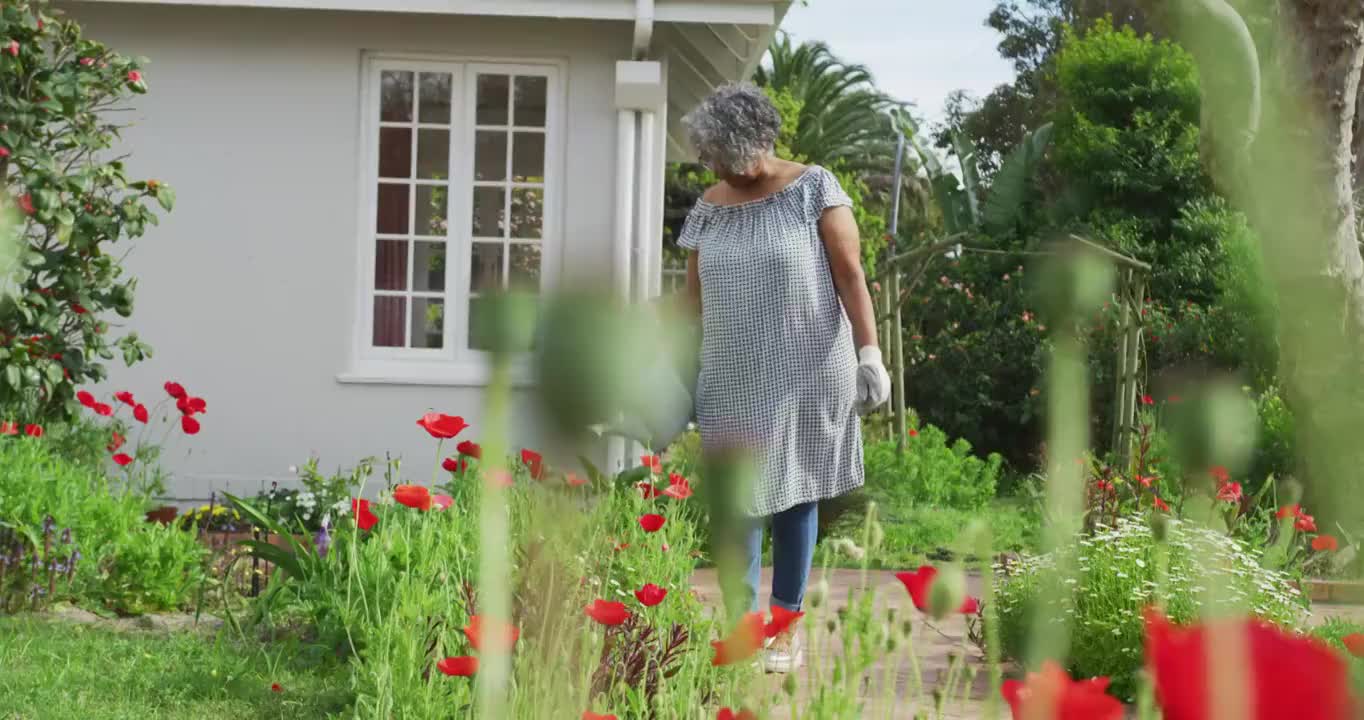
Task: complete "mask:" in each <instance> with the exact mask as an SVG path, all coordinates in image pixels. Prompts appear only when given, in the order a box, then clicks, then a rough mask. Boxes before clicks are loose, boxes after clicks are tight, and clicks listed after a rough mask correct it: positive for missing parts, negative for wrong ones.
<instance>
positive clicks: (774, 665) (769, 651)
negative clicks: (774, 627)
mask: <svg viewBox="0 0 1364 720" xmlns="http://www.w3.org/2000/svg"><path fill="white" fill-rule="evenodd" d="M804 663H805V650H804V648H802V647H801V646H800V635H797V634H796V632H795V630H788V631H786V632H784V633H782V634H780V635H778V636H776V637H774V638H772V639H771V640H768V641H767V643H766V646H765V647H764V648H763V669H764V670H766V671H767V672H770V673H789V672H794V671H795V670H796V669H798V668H799V667H800V666H801V665H803V664H804Z"/></svg>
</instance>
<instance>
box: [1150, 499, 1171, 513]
mask: <svg viewBox="0 0 1364 720" xmlns="http://www.w3.org/2000/svg"><path fill="white" fill-rule="evenodd" d="M1151 505H1152V506H1153V507H1155V509H1157V510H1160V511H1161V512H1170V506H1169V505H1166V504H1165V501H1164V500H1161V499H1160V497H1159V496H1156V495H1152V496H1151Z"/></svg>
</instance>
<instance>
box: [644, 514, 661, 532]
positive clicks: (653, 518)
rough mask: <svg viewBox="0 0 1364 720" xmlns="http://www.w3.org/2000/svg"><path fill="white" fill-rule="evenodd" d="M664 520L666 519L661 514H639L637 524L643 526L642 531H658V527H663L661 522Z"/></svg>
mask: <svg viewBox="0 0 1364 720" xmlns="http://www.w3.org/2000/svg"><path fill="white" fill-rule="evenodd" d="M665 522H667V519H665V518H664V517H663V516H662V515H658V514H655V513H649V514H648V515H640V516H639V526H640V527H642V528H644V532H649V533H651V532H658V529H659V528H661V527H663V523H665Z"/></svg>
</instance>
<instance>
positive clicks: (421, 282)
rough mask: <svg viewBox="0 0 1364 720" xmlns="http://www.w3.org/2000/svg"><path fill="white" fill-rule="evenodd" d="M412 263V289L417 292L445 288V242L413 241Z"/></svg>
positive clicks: (438, 290)
mask: <svg viewBox="0 0 1364 720" xmlns="http://www.w3.org/2000/svg"><path fill="white" fill-rule="evenodd" d="M412 264H413V266H414V267H413V268H412V289H414V290H417V291H419V292H442V291H444V290H445V243H436V242H420V241H419V242H417V243H415V245H414V246H413V255H412Z"/></svg>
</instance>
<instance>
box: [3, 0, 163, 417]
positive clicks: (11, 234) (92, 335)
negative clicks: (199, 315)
mask: <svg viewBox="0 0 1364 720" xmlns="http://www.w3.org/2000/svg"><path fill="white" fill-rule="evenodd" d="M0 38H3V39H5V41H6V42H8V48H9V51H8V52H4V53H0V96H3V97H4V98H5V103H4V106H3V107H0V183H3V185H2V186H0V212H14V213H15V215H16V217H17V218H18V219H19V222H18V223H16V224H13V225H5V226H0V232H5V233H8V235H7V236H6V237H4V238H0V246H7V245H9V244H10V242H9V241H11V240H17V246H18V253H19V256H18V258H17V259H18V262H16V263H14V264H13V266H12V267H9V268H8V271H7V276H5V277H0V288H8V289H10V290H11V292H7V293H0V367H2V368H3V371H2V372H0V408H9V409H11V410H12V411H13V412H16V413H19V414H21V415H23V416H24V417H25V418H28V422H33V423H42V422H45V421H48V420H55V419H63V418H68V417H71V416H73V415H74V414H75V413H76V412H77V411H78V409H79V408H78V406H77V404H76V403H75V400H74V398H75V391H76V388H77V387H79V386H80V385H82V384H85V383H88V382H99V381H102V380H104V379H105V377H106V375H107V371H106V369H105V361H107V360H110V359H113V358H114V356H115V353H118V354H120V355H121V356H122V360H123V361H124V362H125V363H128V364H132V363H135V362H138V361H139V360H142V359H143V358H145V357H146V356H147V355H148V354H149V353H150V349H149V348H148V346H147V345H146V344H145V343H143V342H142V341H141V340H140V339H139V338H138V336H137V334H136V333H131V332H129V333H124V334H118V335H116V334H115V333H114V332H112V331H111V329H112V327H113V325H112V324H111V323H114V322H116V320H115V317H114V316H117V317H118V318H127V317H129V316H130V315H131V314H132V311H133V291H134V288H135V286H136V280H135V279H133V278H131V277H129V276H127V275H126V274H125V273H124V270H123V267H122V265H121V260H120V259H121V258H122V256H123V255H124V254H125V252H126V250H125V249H118V248H116V247H115V246H118V245H120V244H123V245H126V244H127V242H128V241H130V240H132V239H135V238H137V237H140V236H141V235H142V234H143V232H144V231H145V230H146V228H147V227H148V226H149V225H154V224H155V223H156V222H157V216H156V214H155V213H154V212H153V211H152V209H151V208H149V206H148V204H149V203H150V204H153V205H155V204H159V205H160V206H161V208H162V209H164V210H170V209H171V207H172V205H173V204H174V201H175V194H174V192H173V191H172V190H171V188H170V187H169V186H168V185H166V184H165V183H163V182H160V181H157V180H145V181H144V180H134V179H132V178H129V177H128V176H127V174H126V172H125V170H124V163H123V161H122V160H121V159H118V158H116V157H115V155H116V154H115V153H112V152H109V150H110V149H111V148H112V147H113V143H114V141H115V139H116V137H117V132H118V130H119V126H118V125H117V124H116V123H117V121H118V120H119V119H120V118H121V117H122V116H121V115H120V114H118V113H112V114H111V113H108V112H105V111H107V110H108V109H109V108H112V107H118V106H121V105H123V104H125V103H126V101H127V100H128V99H129V98H131V97H132V96H133V95H136V94H140V93H145V92H146V91H147V81H146V79H145V78H144V77H143V75H142V74H141V71H140V69H139V66H140V64H141V61H139V60H136V59H133V58H128V57H125V56H123V55H120V54H118V53H116V52H113V51H112V50H110V49H109V48H107V47H105V46H104V45H102V44H100V43H98V42H94V41H92V40H89V39H86V38H85V37H83V36H82V34H81V29H80V26H79V25H78V24H77V23H76V22H75V21H73V20H71V19H70V18H67V17H65V16H60V15H57V14H54V13H53V12H51V9H50V3H49V2H48V0H26V1H25V2H6V3H4V4H3V5H0ZM4 227H8V229H7V230H6V229H3V228H4ZM0 270H3V268H0Z"/></svg>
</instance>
